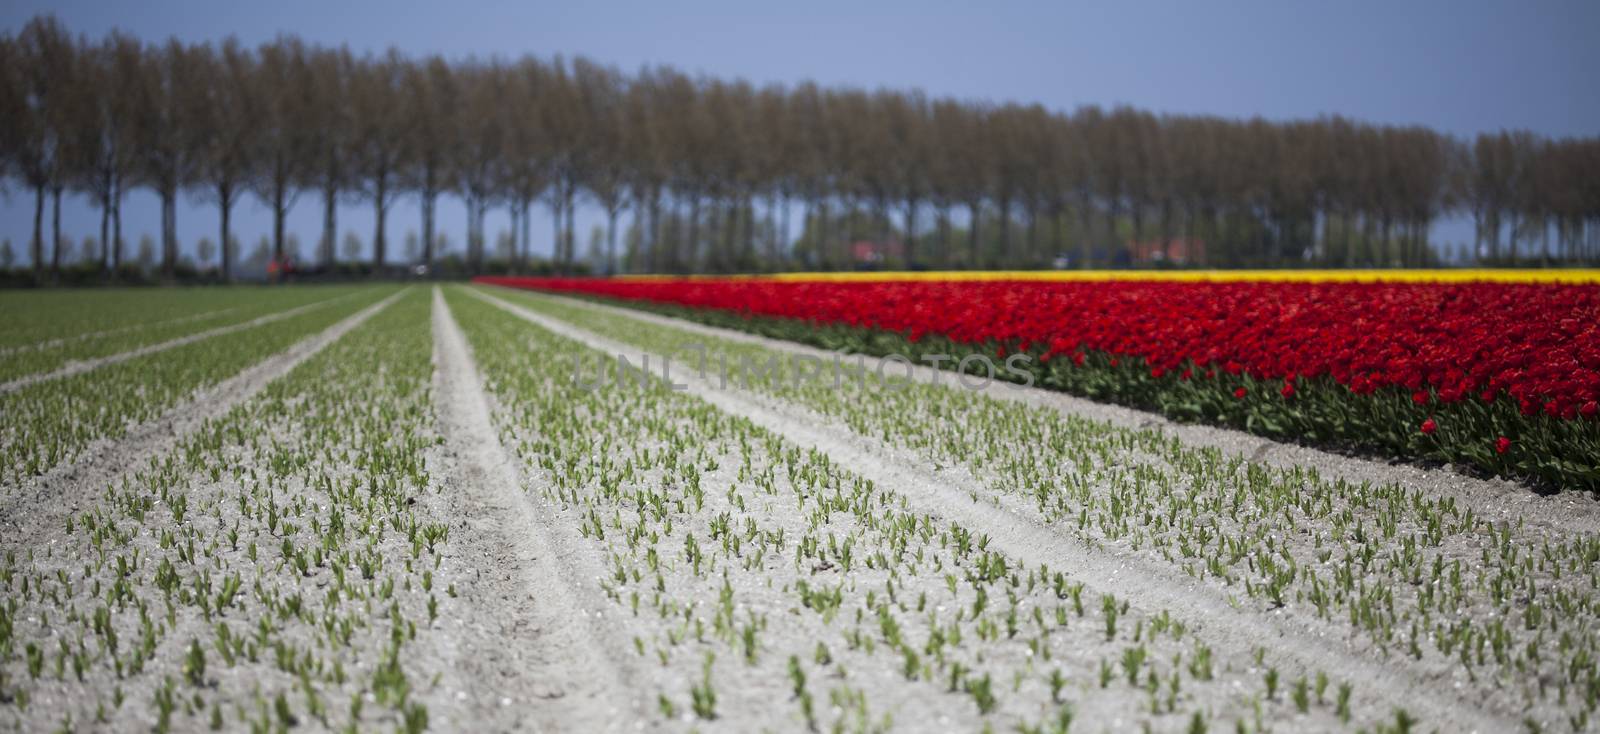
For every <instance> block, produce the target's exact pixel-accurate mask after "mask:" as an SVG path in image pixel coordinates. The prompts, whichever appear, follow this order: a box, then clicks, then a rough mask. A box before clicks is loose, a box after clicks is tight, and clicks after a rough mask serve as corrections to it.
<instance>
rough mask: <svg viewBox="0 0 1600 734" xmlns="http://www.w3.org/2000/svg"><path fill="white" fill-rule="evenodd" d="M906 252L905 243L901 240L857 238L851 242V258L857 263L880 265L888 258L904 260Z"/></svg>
mask: <svg viewBox="0 0 1600 734" xmlns="http://www.w3.org/2000/svg"><path fill="white" fill-rule="evenodd" d="M905 254H906V246H905V243H903V242H901V241H899V240H889V241H887V242H873V241H872V240H857V241H855V242H852V243H850V259H851V260H852V261H853V262H855V263H856V264H857V265H880V264H882V263H883V262H884V261H886V260H902V259H904V258H905Z"/></svg>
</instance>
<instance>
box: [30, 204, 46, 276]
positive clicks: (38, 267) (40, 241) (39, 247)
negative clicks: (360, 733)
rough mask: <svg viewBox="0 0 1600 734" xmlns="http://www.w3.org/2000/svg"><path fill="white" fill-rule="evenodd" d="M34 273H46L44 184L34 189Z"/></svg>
mask: <svg viewBox="0 0 1600 734" xmlns="http://www.w3.org/2000/svg"><path fill="white" fill-rule="evenodd" d="M33 194H34V197H33V274H34V275H35V276H42V275H44V185H43V184H40V185H38V186H35V187H34V189H33Z"/></svg>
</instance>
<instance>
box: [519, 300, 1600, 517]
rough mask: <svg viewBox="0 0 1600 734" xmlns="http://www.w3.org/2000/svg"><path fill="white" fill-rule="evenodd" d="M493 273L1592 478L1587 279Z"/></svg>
mask: <svg viewBox="0 0 1600 734" xmlns="http://www.w3.org/2000/svg"><path fill="white" fill-rule="evenodd" d="M490 282H495V283H498V284H501V285H509V286H513V287H519V288H534V289H539V290H548V291H561V292H576V293H581V294H585V295H590V296H601V297H607V298H612V299H621V300H623V301H626V302H631V303H632V304H634V305H647V306H649V307H651V308H655V309H657V310H668V311H672V312H674V313H677V314H678V315H683V316H687V317H690V318H695V319H698V320H701V321H710V322H714V323H719V324H721V325H724V326H732V327H735V328H741V329H746V330H753V331H759V332H762V333H767V334H769V335H773V336H779V337H782V338H788V339H795V340H798V341H804V342H808V343H813V344H819V345H823V346H828V347H831V348H846V349H856V350H860V351H867V352H877V353H882V352H885V351H899V352H902V353H906V354H907V355H908V356H916V355H917V354H919V353H932V352H946V353H958V354H959V353H962V352H985V353H992V352H996V351H998V352H1000V353H1008V352H1012V351H1023V352H1028V353H1031V354H1033V355H1034V356H1035V357H1036V358H1037V359H1035V360H1034V361H1033V369H1034V370H1035V372H1036V375H1037V377H1038V382H1040V383H1041V384H1044V385H1046V386H1049V387H1053V388H1056V389H1061V390H1066V391H1069V392H1073V393H1076V394H1081V395H1087V396H1090V397H1094V398H1097V399H1104V400H1109V401H1114V402H1119V403H1124V404H1129V405H1134V406H1137V407H1143V408H1149V409H1154V410H1159V411H1161V412H1163V413H1166V414H1168V415H1170V416H1173V417H1176V418H1181V419H1189V420H1202V421H1209V422H1215V423H1221V424H1225V425H1232V426H1236V427H1240V428H1245V429H1247V430H1251V431H1254V432H1257V433H1261V434H1265V435H1272V436H1275V437H1280V438H1289V439H1294V440H1302V441H1308V442H1313V443H1319V444H1324V445H1339V446H1347V447H1351V448H1357V449H1362V450H1368V451H1378V452H1382V453H1387V454H1393V455H1397V456H1403V457H1413V458H1425V459H1433V460H1439V461H1449V462H1456V463H1467V464H1471V465H1474V466H1477V467H1479V468H1480V469H1483V470H1485V471H1488V472H1492V473H1498V474H1511V475H1521V476H1525V477H1536V478H1539V479H1542V480H1544V481H1547V482H1550V483H1552V484H1554V485H1557V486H1562V487H1589V488H1597V487H1600V415H1597V412H1600V409H1597V401H1600V286H1594V285H1519V284H1505V283H1466V284H1419V283H1305V282H1289V283H1285V282H1231V283H1205V282H1187V283H1184V282H1156V281H1120V282H1113V283H1086V282H938V281H919V282H888V281H885V282H853V283H852V282H820V281H819V282H808V281H775V280H762V279H728V280H717V279H693V280H595V279H526V278H511V279H490ZM885 336H889V337H891V338H889V339H887V340H886V339H885V338H884V337H885Z"/></svg>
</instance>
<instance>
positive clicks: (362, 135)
mask: <svg viewBox="0 0 1600 734" xmlns="http://www.w3.org/2000/svg"><path fill="white" fill-rule="evenodd" d="M404 70H405V61H404V59H403V58H402V57H401V56H400V53H399V52H398V51H395V50H392V49H391V50H390V51H389V53H387V54H385V55H384V56H381V57H377V58H368V59H363V60H362V61H361V62H360V63H358V64H356V66H355V70H354V73H353V74H352V76H351V83H350V96H349V100H350V109H351V112H352V115H351V117H352V119H353V120H354V121H355V128H354V129H355V135H354V137H353V140H354V145H352V146H351V147H350V159H351V170H352V172H353V173H354V174H355V178H356V181H357V182H358V185H359V186H360V190H361V193H362V195H363V196H365V197H367V198H368V199H369V200H370V201H371V202H372V208H373V219H374V222H373V233H372V265H373V270H374V272H381V271H382V270H383V268H384V260H385V256H386V253H385V247H386V245H387V241H386V239H385V235H384V224H385V220H386V219H387V218H388V214H389V207H390V205H392V204H394V200H395V198H396V197H397V196H399V194H400V191H401V189H400V171H401V170H403V168H404V166H405V160H406V158H405V155H406V139H407V135H406V127H405V125H406V122H405V119H404V115H403V112H404V107H403V105H402V103H401V96H402V95H403V94H404V86H403V85H404V83H405V77H404Z"/></svg>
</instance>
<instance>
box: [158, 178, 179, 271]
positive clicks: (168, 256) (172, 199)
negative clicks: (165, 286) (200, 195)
mask: <svg viewBox="0 0 1600 734" xmlns="http://www.w3.org/2000/svg"><path fill="white" fill-rule="evenodd" d="M177 268H178V192H177V191H176V190H175V189H166V190H163V191H162V192H161V276H162V277H163V278H165V279H167V280H171V279H172V278H173V277H175V276H176V275H177Z"/></svg>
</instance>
